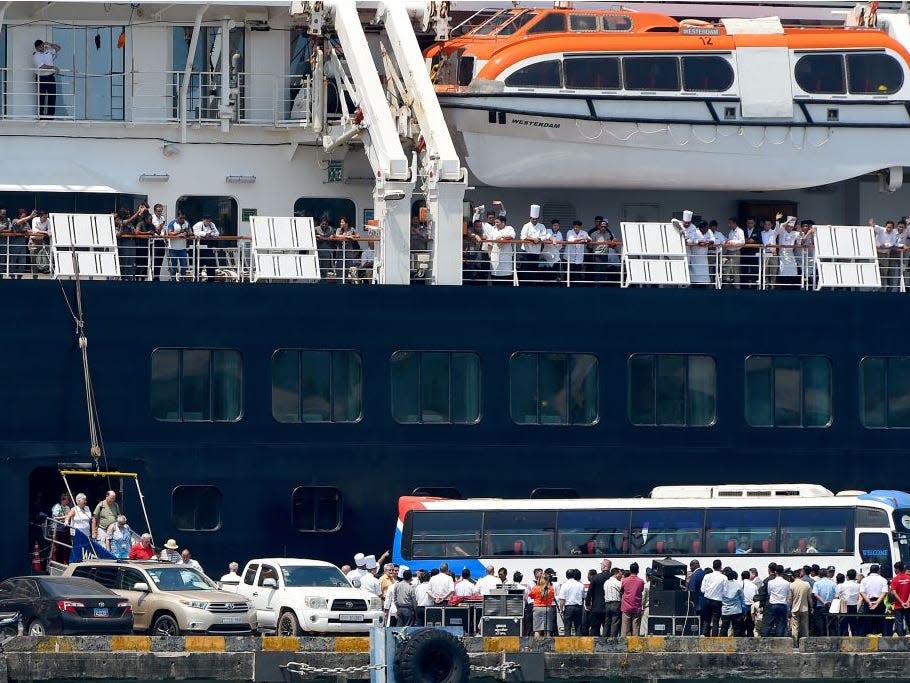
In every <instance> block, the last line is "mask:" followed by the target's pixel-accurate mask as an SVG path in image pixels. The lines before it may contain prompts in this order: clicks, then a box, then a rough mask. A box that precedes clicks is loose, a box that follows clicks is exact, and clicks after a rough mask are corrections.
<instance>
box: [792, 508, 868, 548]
mask: <svg viewBox="0 0 910 683" xmlns="http://www.w3.org/2000/svg"><path fill="white" fill-rule="evenodd" d="M853 517H854V512H853V510H852V509H848V508H783V509H782V510H781V511H780V543H781V546H780V552H781V553H782V554H797V555H802V554H807V553H808V554H812V553H822V554H825V555H830V554H832V553H846V552H850V551H852V550H853Z"/></svg>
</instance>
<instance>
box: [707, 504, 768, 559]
mask: <svg viewBox="0 0 910 683" xmlns="http://www.w3.org/2000/svg"><path fill="white" fill-rule="evenodd" d="M779 514H780V510H778V509H777V508H768V509H765V508H736V509H731V510H708V511H707V514H706V517H705V552H706V553H708V554H711V555H741V554H743V553H753V554H761V553H766V554H767V553H776V552H778V548H777V522H778V516H779Z"/></svg>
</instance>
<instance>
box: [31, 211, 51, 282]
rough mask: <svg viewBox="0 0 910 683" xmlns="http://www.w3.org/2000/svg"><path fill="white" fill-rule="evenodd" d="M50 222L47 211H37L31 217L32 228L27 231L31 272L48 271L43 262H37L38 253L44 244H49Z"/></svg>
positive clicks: (35, 273)
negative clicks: (36, 213)
mask: <svg viewBox="0 0 910 683" xmlns="http://www.w3.org/2000/svg"><path fill="white" fill-rule="evenodd" d="M50 236H51V222H50V219H49V217H48V213H47V211H39V212H38V215H37V216H35V217H34V218H32V229H31V231H30V232H29V233H28V253H29V254H30V255H31V259H32V274H34V275H36V276H37V274H38V273H39V272H41V273H46V272H48V269H47V268H46V267H45V266H44V264H42V263H39V262H38V254H39V252H40V251H41V249H42V248H43V247H45V246H47V247H49V246H50Z"/></svg>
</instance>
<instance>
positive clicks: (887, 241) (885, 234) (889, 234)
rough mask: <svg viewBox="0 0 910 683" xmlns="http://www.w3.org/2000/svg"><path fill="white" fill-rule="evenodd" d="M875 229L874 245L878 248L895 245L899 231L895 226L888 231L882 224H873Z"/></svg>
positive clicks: (887, 247)
mask: <svg viewBox="0 0 910 683" xmlns="http://www.w3.org/2000/svg"><path fill="white" fill-rule="evenodd" d="M874 229H875V246H876V247H878V248H879V249H890V248H891V247H893V246H896V245H897V242H898V238H899V233H898V232H897V230H896V229H895V228H891V230H890V231H888V229H887V228H885V227H884V226H882V225H876V226H874Z"/></svg>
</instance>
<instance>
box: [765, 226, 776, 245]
mask: <svg viewBox="0 0 910 683" xmlns="http://www.w3.org/2000/svg"><path fill="white" fill-rule="evenodd" d="M761 243H762V244H763V245H764V246H766V247H767V246H768V245H771V246H774V245H775V244H777V233H776V232H774V230H762V231H761Z"/></svg>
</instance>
